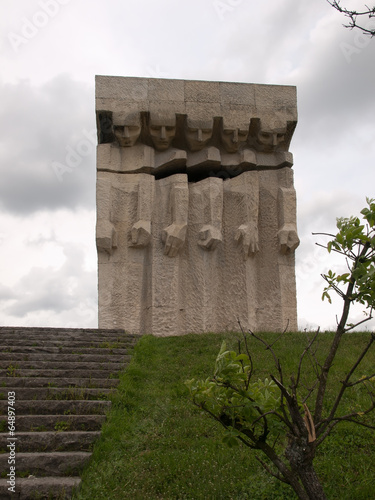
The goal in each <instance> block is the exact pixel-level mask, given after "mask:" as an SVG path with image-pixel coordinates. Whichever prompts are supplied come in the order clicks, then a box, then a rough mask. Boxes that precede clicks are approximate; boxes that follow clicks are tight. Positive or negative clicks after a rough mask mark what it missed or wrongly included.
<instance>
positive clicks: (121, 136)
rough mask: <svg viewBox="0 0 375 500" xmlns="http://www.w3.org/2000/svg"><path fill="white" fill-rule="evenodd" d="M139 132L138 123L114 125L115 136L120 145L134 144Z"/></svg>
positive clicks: (128, 145)
mask: <svg viewBox="0 0 375 500" xmlns="http://www.w3.org/2000/svg"><path fill="white" fill-rule="evenodd" d="M140 133H141V126H140V125H124V126H115V136H116V139H117V140H118V142H119V144H120V146H124V147H130V146H134V144H135V143H136V142H137V139H138V137H139V136H140Z"/></svg>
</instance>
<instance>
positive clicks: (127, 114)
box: [96, 76, 299, 335]
mask: <svg viewBox="0 0 375 500" xmlns="http://www.w3.org/2000/svg"><path fill="white" fill-rule="evenodd" d="M96 115H97V128H98V142H99V144H98V151H97V229H96V243H97V250H98V268H99V328H125V329H126V330H127V331H129V332H131V333H136V334H142V333H152V334H154V335H181V334H184V333H189V332H195V333H202V332H208V331H215V332H219V331H225V330H238V320H240V321H241V323H242V325H243V326H244V327H245V328H251V329H252V330H254V331H281V330H284V329H285V328H286V329H288V330H296V329H297V313H296V287H295V273H294V264H295V263H294V251H295V249H296V248H297V246H298V244H299V239H298V235H297V228H296V196H295V190H294V187H293V171H292V169H291V167H292V164H293V158H292V155H291V153H289V151H288V149H289V144H290V141H291V138H292V134H293V131H294V128H295V126H296V121H297V108H296V90H295V87H287V86H274V85H254V84H244V83H224V82H203V81H184V80H166V79H153V78H123V77H107V76H98V77H97V78H96Z"/></svg>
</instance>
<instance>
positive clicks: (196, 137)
mask: <svg viewBox="0 0 375 500" xmlns="http://www.w3.org/2000/svg"><path fill="white" fill-rule="evenodd" d="M212 131H213V121H212V120H211V121H207V122H202V121H195V120H189V118H188V119H187V122H186V129H185V137H186V142H187V144H188V146H189V149H190V150H191V151H199V150H201V149H203V148H204V146H205V145H206V144H207V142H208V141H209V140H210V139H211V137H212Z"/></svg>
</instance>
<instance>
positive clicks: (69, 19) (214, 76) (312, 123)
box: [0, 0, 375, 329]
mask: <svg viewBox="0 0 375 500" xmlns="http://www.w3.org/2000/svg"><path fill="white" fill-rule="evenodd" d="M343 5H346V6H348V7H349V6H351V7H353V8H361V7H363V5H364V2H362V1H356V0H351V1H349V0H347V1H344V2H343ZM344 22H345V19H344V18H343V17H342V15H340V14H339V13H337V12H336V11H335V10H334V9H332V7H330V5H329V4H328V3H327V1H326V0H314V1H311V0H265V1H263V2H259V1H255V0H179V1H176V0H157V1H155V0H138V1H137V2H135V1H127V0H111V1H110V2H104V1H102V0H101V1H100V0H17V1H11V0H0V34H1V37H0V97H1V101H0V103H1V105H0V159H1V161H0V169H1V182H0V255H1V258H0V276H1V278H0V325H15V326H17V325H19V326H62V327H96V326H97V277H96V269H97V261H96V249H95V148H96V139H95V103H94V93H95V89H94V78H95V75H96V74H98V75H116V76H140V77H156V78H179V79H194V80H195V79H197V80H219V81H234V82H246V83H267V84H282V85H296V86H297V92H298V111H299V122H298V125H297V129H296V132H295V134H294V138H293V140H292V143H291V148H290V149H291V151H292V153H293V154H294V172H295V174H294V175H295V185H296V189H297V202H298V229H299V235H300V238H301V245H300V247H299V248H298V249H297V252H296V259H297V266H296V276H297V287H298V295H297V299H298V314H299V325H300V328H309V329H310V328H314V327H316V326H317V325H320V326H321V328H329V327H333V326H334V324H335V315H336V314H337V315H339V314H340V313H341V304H340V303H339V302H336V303H334V304H333V305H329V304H328V303H322V302H321V299H320V297H321V294H322V290H323V287H324V282H323V280H322V278H321V277H320V273H322V272H326V271H327V270H328V269H329V268H330V267H334V266H338V265H339V263H338V262H337V261H334V260H333V259H332V257H331V256H328V254H327V253H326V252H325V251H324V250H323V249H321V248H319V247H317V246H316V245H315V242H316V241H321V242H324V241H325V240H324V238H322V237H320V238H319V237H316V236H312V235H311V233H312V232H319V231H320V232H327V231H328V232H334V231H335V222H336V217H339V216H349V215H355V214H358V213H359V210H360V209H361V208H363V207H364V206H365V204H366V200H365V198H366V196H368V197H375V193H374V187H375V182H374V181H375V171H374V167H375V164H374V163H375V161H374V158H375V120H374V117H375V94H374V89H375V65H374V64H375V39H373V40H371V39H370V38H366V37H364V36H362V35H360V33H359V32H356V31H350V30H347V29H345V28H343V26H342V24H343V23H344ZM374 24H375V20H374ZM78 151H79V153H78ZM74 153H76V154H75V158H76V165H75V167H74V169H72V170H71V171H70V172H66V173H64V174H63V175H61V174H60V175H59V174H58V172H60V170H59V169H58V168H56V165H59V164H60V165H66V158H67V155H68V154H73V155H74ZM337 269H338V268H337ZM362 317H363V313H362V309H359V310H358V311H356V312H355V318H354V319H361V318H362ZM369 328H371V325H370V324H369Z"/></svg>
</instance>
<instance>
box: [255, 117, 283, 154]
mask: <svg viewBox="0 0 375 500" xmlns="http://www.w3.org/2000/svg"><path fill="white" fill-rule="evenodd" d="M286 132H287V128H286V123H285V122H283V121H281V120H277V121H273V122H270V121H268V120H260V125H259V130H258V132H257V142H258V145H259V146H260V149H261V150H262V151H264V152H266V153H272V152H274V151H276V150H277V149H278V148H279V146H280V145H281V144H282V143H283V142H284V140H285V135H286Z"/></svg>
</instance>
